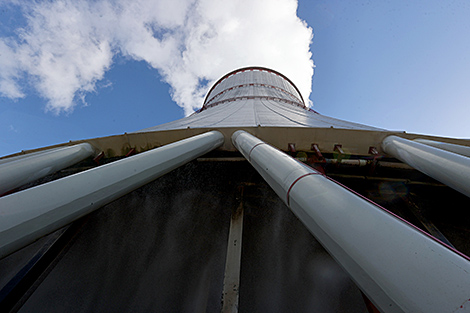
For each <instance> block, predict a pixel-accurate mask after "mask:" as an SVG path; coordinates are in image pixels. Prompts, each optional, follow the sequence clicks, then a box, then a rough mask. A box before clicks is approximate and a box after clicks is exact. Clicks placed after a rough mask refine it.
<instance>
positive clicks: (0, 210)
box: [0, 131, 224, 258]
mask: <svg viewBox="0 0 470 313" xmlns="http://www.w3.org/2000/svg"><path fill="white" fill-rule="evenodd" d="M223 142H224V136H223V135H222V134H221V133H220V132H218V131H211V132H207V133H204V134H201V135H198V136H194V137H190V138H187V139H184V140H180V141H177V142H175V143H172V144H169V145H166V146H163V147H160V148H157V149H153V150H150V151H147V152H144V153H141V154H137V155H135V156H131V157H128V158H125V159H121V160H118V161H116V162H113V163H109V164H105V165H102V166H100V167H96V168H93V169H90V170H87V171H84V172H80V173H78V174H75V175H71V176H68V177H65V178H62V179H58V180H55V181H52V182H49V183H47V184H43V185H39V186H36V187H33V188H30V189H27V190H24V191H20V192H17V193H14V194H11V195H8V196H5V197H3V198H0V216H1V218H0V258H2V257H4V256H6V255H8V254H10V253H12V252H14V251H16V250H18V249H20V248H21V247H24V246H25V245H27V244H29V243H31V242H33V241H34V240H36V239H38V238H40V237H41V236H44V235H46V234H48V233H50V232H52V231H54V230H56V229H58V228H60V227H62V226H64V225H66V224H68V223H70V222H72V221H74V220H76V219H78V218H80V217H82V216H84V215H86V214H88V213H90V212H92V211H93V210H95V209H98V208H100V207H101V206H103V205H105V204H107V203H109V202H111V201H113V200H115V199H117V198H119V197H121V196H123V195H125V194H127V193H129V192H131V191H132V190H134V189H136V188H139V187H141V186H143V185H145V184H147V183H149V182H151V181H153V180H155V179H156V178H158V177H160V176H162V175H164V174H166V173H168V172H170V171H171V170H173V169H175V168H177V167H179V166H181V165H183V164H185V163H187V162H188V161H191V160H193V159H195V158H197V157H198V156H201V155H203V154H205V153H207V152H209V151H211V150H213V149H215V148H217V147H219V146H220V145H222V144H223Z"/></svg>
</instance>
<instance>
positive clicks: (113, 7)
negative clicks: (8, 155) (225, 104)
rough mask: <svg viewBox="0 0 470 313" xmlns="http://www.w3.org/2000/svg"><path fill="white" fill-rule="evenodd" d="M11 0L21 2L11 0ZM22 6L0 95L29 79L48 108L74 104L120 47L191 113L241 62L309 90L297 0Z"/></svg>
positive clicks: (2, 68)
mask: <svg viewBox="0 0 470 313" xmlns="http://www.w3.org/2000/svg"><path fill="white" fill-rule="evenodd" d="M12 3H13V4H12ZM19 3H20V2H19V1H14V0H12V1H11V3H8V1H3V2H0V7H1V6H14V7H18V6H21V10H22V11H23V14H24V16H25V17H26V26H25V27H23V28H19V29H16V30H15V34H16V35H15V36H13V37H3V38H0V94H1V95H2V96H5V97H9V98H12V99H14V98H21V97H24V95H25V94H24V93H25V91H24V88H21V86H25V85H29V86H32V87H33V88H35V89H36V90H37V92H38V93H39V94H40V95H41V96H42V97H43V98H45V99H47V101H48V104H47V109H48V110H51V111H54V112H56V113H60V112H63V111H71V110H72V109H73V107H74V106H75V104H76V102H75V100H76V99H78V98H83V97H84V95H86V93H88V92H91V91H94V90H95V88H96V83H97V82H98V81H99V80H101V79H103V77H104V75H105V73H106V71H107V70H108V69H109V68H110V66H111V65H112V63H113V57H114V56H123V57H126V58H131V59H135V60H143V61H146V62H147V63H148V64H149V65H150V66H152V67H153V68H155V69H157V70H158V71H159V73H160V74H161V75H162V77H163V79H164V80H165V81H166V82H167V83H169V84H170V86H171V88H172V91H171V92H172V98H173V100H174V101H175V102H176V103H177V104H178V105H180V106H181V107H183V108H184V110H185V113H186V114H189V113H191V112H192V111H193V110H194V109H197V108H199V107H200V106H201V104H202V99H203V97H204V94H205V93H206V92H207V89H208V87H210V85H211V84H212V83H213V82H214V81H215V80H216V79H218V78H219V77H220V76H222V75H224V74H225V73H227V72H229V71H232V70H234V69H236V68H239V67H244V66H250V65H255V66H265V67H269V68H272V69H274V70H277V71H279V72H281V73H283V74H284V75H286V76H287V77H289V78H290V79H291V80H292V81H293V82H294V83H295V84H296V85H297V87H298V88H299V89H300V91H301V93H302V95H303V97H304V99H308V97H309V95H310V92H311V83H312V75H313V67H314V65H313V61H312V60H311V52H310V50H309V49H310V43H311V41H312V36H313V35H312V29H311V28H310V27H308V26H307V25H306V23H305V22H303V21H302V20H300V19H299V18H298V17H297V1H296V0H225V1H220V0H193V1H191V0H155V1H145V0H133V1H128V0H101V1H100V0H97V1H85V0H57V1H42V2H41V1H39V2H36V1H34V2H21V3H22V4H19Z"/></svg>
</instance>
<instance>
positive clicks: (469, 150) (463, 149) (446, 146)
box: [413, 139, 470, 157]
mask: <svg viewBox="0 0 470 313" xmlns="http://www.w3.org/2000/svg"><path fill="white" fill-rule="evenodd" d="M413 141H415V142H419V143H423V144H425V145H428V146H431V147H435V148H439V149H442V150H446V151H450V152H454V153H457V154H461V155H464V156H467V157H470V147H467V146H462V145H455V144H452V143H447V142H440V141H435V140H429V139H415V140H413Z"/></svg>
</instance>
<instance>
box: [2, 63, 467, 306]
mask: <svg viewBox="0 0 470 313" xmlns="http://www.w3.org/2000/svg"><path fill="white" fill-rule="evenodd" d="M469 146H470V142H469V141H468V140H462V139H452V138H442V137H433V136H425V135H420V134H408V133H405V132H396V131H388V130H385V129H381V128H377V127H371V126H367V125H361V124H357V123H353V122H349V121H343V120H339V119H335V118H333V117H328V116H324V115H322V114H320V113H318V112H316V111H314V110H312V109H310V108H308V107H307V106H306V104H305V101H304V99H303V97H302V95H301V94H300V92H299V90H298V88H297V87H296V86H295V84H294V83H293V82H292V81H291V80H290V79H289V78H287V77H285V76H284V75H283V74H281V73H279V72H276V71H275V70H272V69H268V68H263V67H247V68H241V69H237V70H235V71H233V72H230V73H228V74H226V75H225V76H223V77H222V78H220V79H219V80H218V81H217V82H216V83H215V84H214V85H213V86H212V88H211V89H210V90H209V92H208V93H207V96H206V98H205V100H204V103H203V105H202V107H201V109H200V110H198V111H197V112H195V113H194V114H192V115H190V116H188V117H185V118H182V119H180V120H176V121H173V122H170V123H166V124H163V125H157V126H155V127H151V128H147V129H143V130H141V131H137V132H132V133H125V134H122V135H117V136H110V137H103V138H94V139H89V140H82V141H76V142H69V143H64V144H62V145H56V146H52V147H44V148H42V149H36V150H32V151H24V152H22V153H19V154H16V155H11V156H7V157H4V158H2V159H0V193H2V194H3V195H2V196H1V197H0V217H1V218H0V257H1V259H0V289H1V291H0V301H1V302H0V307H1V311H2V312H427V313H428V312H470V294H469V292H468V291H469V290H470V259H469V255H470V244H469V243H468V238H469V236H470V220H469V218H468V214H466V213H467V212H466V210H467V208H468V206H469V205H470V201H469V199H468V197H469V196H470V188H469V187H468V186H470V161H469V156H470V152H469V151H470V147H469Z"/></svg>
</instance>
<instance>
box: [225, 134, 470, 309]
mask: <svg viewBox="0 0 470 313" xmlns="http://www.w3.org/2000/svg"><path fill="white" fill-rule="evenodd" d="M232 142H233V144H234V145H235V147H236V148H237V149H238V150H239V151H240V152H241V153H242V154H243V155H244V156H245V158H246V159H247V160H248V161H249V162H250V163H251V164H252V165H253V167H254V168H255V169H256V170H257V171H258V172H259V173H260V174H261V176H262V177H263V178H264V179H265V180H266V182H267V183H268V184H269V185H270V186H271V187H272V188H273V189H274V191H275V192H276V193H277V194H278V195H279V197H281V199H282V200H283V201H284V202H285V203H286V204H287V205H288V206H289V207H290V209H291V210H292V211H293V212H294V213H295V214H296V215H297V217H299V219H300V220H301V221H302V222H303V223H304V225H305V226H306V227H307V228H308V229H309V230H310V232H311V233H312V234H313V235H314V236H315V237H316V238H317V239H318V240H319V241H320V242H321V243H322V245H323V246H324V247H325V248H326V249H327V250H328V251H329V253H330V254H331V255H332V256H333V257H334V258H335V259H336V260H337V261H338V263H339V264H340V265H341V266H342V267H343V268H344V269H345V270H346V271H347V272H348V273H349V275H350V276H351V278H352V279H353V280H354V281H355V282H356V284H357V285H358V286H359V287H360V288H361V290H362V291H363V292H364V293H365V294H366V296H367V297H368V298H369V299H371V301H372V302H373V303H374V305H375V306H376V307H377V308H379V309H380V310H381V311H382V312H456V311H458V310H461V311H462V312H469V311H470V294H469V290H470V260H469V259H468V257H466V256H464V255H462V254H460V253H459V252H457V251H455V250H451V249H449V247H447V246H444V245H443V244H442V243H441V242H439V241H437V240H436V239H435V238H433V237H431V236H430V235H428V234H426V233H424V232H422V231H420V230H419V229H417V228H415V227H414V226H412V225H410V224H409V223H407V222H406V221H404V220H402V219H400V218H398V217H397V216H395V215H393V214H392V213H390V212H388V211H386V210H385V209H383V208H381V207H379V206H377V205H376V204H374V203H372V202H370V201H368V200H367V199H365V198H362V197H360V196H358V195H357V194H355V193H354V192H352V191H350V190H348V189H347V188H346V187H344V186H342V185H340V184H339V183H336V182H334V181H333V180H331V179H329V178H328V177H326V176H324V175H322V174H321V173H320V172H317V171H315V170H313V169H311V168H309V167H307V166H306V165H304V164H302V163H300V162H298V161H296V160H295V159H293V158H291V157H289V156H288V155H286V154H285V153H283V152H281V151H279V150H277V149H275V148H273V147H271V146H270V145H268V144H266V143H264V142H263V141H261V140H259V139H258V138H256V137H254V136H252V135H250V134H248V133H246V132H244V131H237V132H235V133H234V134H233V135H232ZM459 312H460V311H459Z"/></svg>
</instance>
